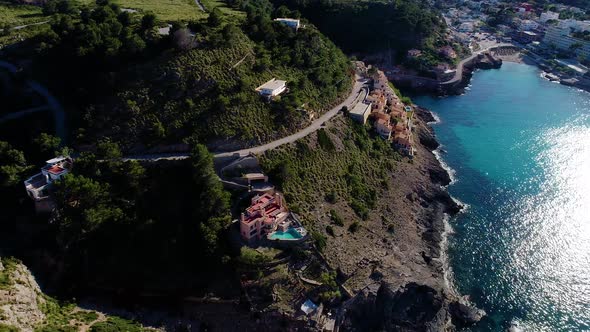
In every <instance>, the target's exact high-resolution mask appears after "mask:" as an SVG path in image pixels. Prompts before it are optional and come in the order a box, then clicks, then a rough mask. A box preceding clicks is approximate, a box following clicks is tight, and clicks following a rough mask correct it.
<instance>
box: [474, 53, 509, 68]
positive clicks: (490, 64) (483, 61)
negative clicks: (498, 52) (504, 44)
mask: <svg viewBox="0 0 590 332" xmlns="http://www.w3.org/2000/svg"><path fill="white" fill-rule="evenodd" d="M474 66H475V68H479V69H499V68H500V67H502V59H499V58H494V56H492V55H491V54H489V53H486V54H480V55H479V56H478V61H477V62H476V63H475V64H474Z"/></svg>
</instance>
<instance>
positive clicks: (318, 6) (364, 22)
mask: <svg viewBox="0 0 590 332" xmlns="http://www.w3.org/2000/svg"><path fill="white" fill-rule="evenodd" d="M273 2H274V3H275V4H277V5H279V4H284V5H287V6H288V7H289V8H291V9H297V10H299V11H300V12H301V13H302V15H303V16H305V17H307V18H308V19H309V20H310V21H312V22H313V23H314V24H316V25H317V26H318V28H319V29H320V30H321V31H322V32H323V33H325V34H326V35H327V36H328V37H330V38H331V39H332V40H333V41H334V42H335V43H336V44H337V45H339V46H340V47H342V48H343V49H344V50H345V51H346V52H360V53H365V52H374V51H386V50H387V51H388V50H394V51H395V50H401V51H405V50H407V49H411V48H421V46H423V44H425V43H431V42H434V41H436V39H437V38H439V37H440V35H441V34H443V33H444V31H445V24H444V21H443V20H442V18H441V17H440V16H439V15H438V14H437V13H436V12H434V11H433V9H432V8H431V7H430V5H429V4H428V3H426V2H424V1H416V0H396V1H332V0H312V1H307V0H274V1H273ZM402 53H403V52H402Z"/></svg>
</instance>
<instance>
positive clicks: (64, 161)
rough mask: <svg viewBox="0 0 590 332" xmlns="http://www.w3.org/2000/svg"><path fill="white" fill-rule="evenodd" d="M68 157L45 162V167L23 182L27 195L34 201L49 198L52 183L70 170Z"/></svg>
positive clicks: (70, 160) (70, 164) (71, 163)
mask: <svg viewBox="0 0 590 332" xmlns="http://www.w3.org/2000/svg"><path fill="white" fill-rule="evenodd" d="M72 165H73V160H72V159H71V158H70V157H63V156H62V157H57V158H53V159H50V160H47V161H46V165H45V166H44V167H43V168H41V172H40V173H37V174H35V175H33V176H31V177H30V178H28V179H27V180H25V181H24V184H25V189H26V190H27V194H28V195H29V197H31V198H32V199H33V200H35V201H41V200H43V199H46V198H48V197H49V189H50V188H51V185H52V184H53V182H54V181H56V180H59V179H61V178H62V177H63V176H64V175H66V174H68V173H69V172H70V170H71V169H72Z"/></svg>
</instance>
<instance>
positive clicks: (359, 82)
mask: <svg viewBox="0 0 590 332" xmlns="http://www.w3.org/2000/svg"><path fill="white" fill-rule="evenodd" d="M366 82H367V81H366V80H363V79H361V78H360V77H359V76H356V77H355V82H354V86H353V87H352V91H351V93H350V95H349V96H348V97H347V98H346V100H344V101H343V102H342V103H340V104H339V105H337V106H335V107H334V108H332V109H331V110H329V111H328V112H326V113H325V114H324V115H322V116H321V117H320V118H319V119H317V120H315V121H313V122H312V123H311V124H310V125H309V126H307V127H305V128H303V129H301V130H300V131H298V132H296V133H295V134H293V135H290V136H287V137H283V138H280V139H278V140H275V141H272V142H270V143H267V144H264V145H259V146H255V147H251V148H247V149H242V150H237V151H230V152H214V153H213V157H214V158H227V157H243V156H247V155H249V154H251V153H253V154H259V153H263V152H265V151H268V150H272V149H274V148H277V147H279V146H281V145H284V144H289V143H293V142H295V141H297V140H298V139H301V138H303V137H305V136H307V135H309V134H311V133H313V132H314V131H316V130H318V129H320V128H321V127H322V125H323V124H324V123H325V122H326V121H328V120H330V119H331V118H333V117H334V116H335V115H336V114H338V112H339V111H340V110H341V109H342V107H344V106H347V107H348V108H351V107H350V106H351V105H352V104H353V103H354V102H355V101H356V98H357V96H358V94H359V92H360V91H361V88H362V87H363V85H364V84H366ZM189 157H190V154H189V153H162V154H160V153H159V154H150V155H138V156H128V157H125V158H123V160H149V161H156V160H180V159H186V158H189Z"/></svg>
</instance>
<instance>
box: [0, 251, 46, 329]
mask: <svg viewBox="0 0 590 332" xmlns="http://www.w3.org/2000/svg"><path fill="white" fill-rule="evenodd" d="M0 273H4V274H5V276H7V277H8V283H7V285H6V286H5V287H2V288H0V324H4V325H8V326H14V327H16V328H18V330H19V331H23V332H29V331H31V332H32V331H33V330H34V327H35V326H36V325H38V324H39V323H41V322H42V321H43V320H44V319H45V314H44V313H43V312H42V311H41V309H40V308H39V304H40V303H41V302H42V301H44V300H43V298H42V297H41V296H40V294H41V289H40V288H39V285H38V284H37V281H35V278H34V277H33V275H32V274H31V272H30V271H29V269H27V267H26V266H24V265H23V264H21V263H19V262H17V261H14V260H10V261H5V262H4V264H3V265H2V264H0Z"/></svg>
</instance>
